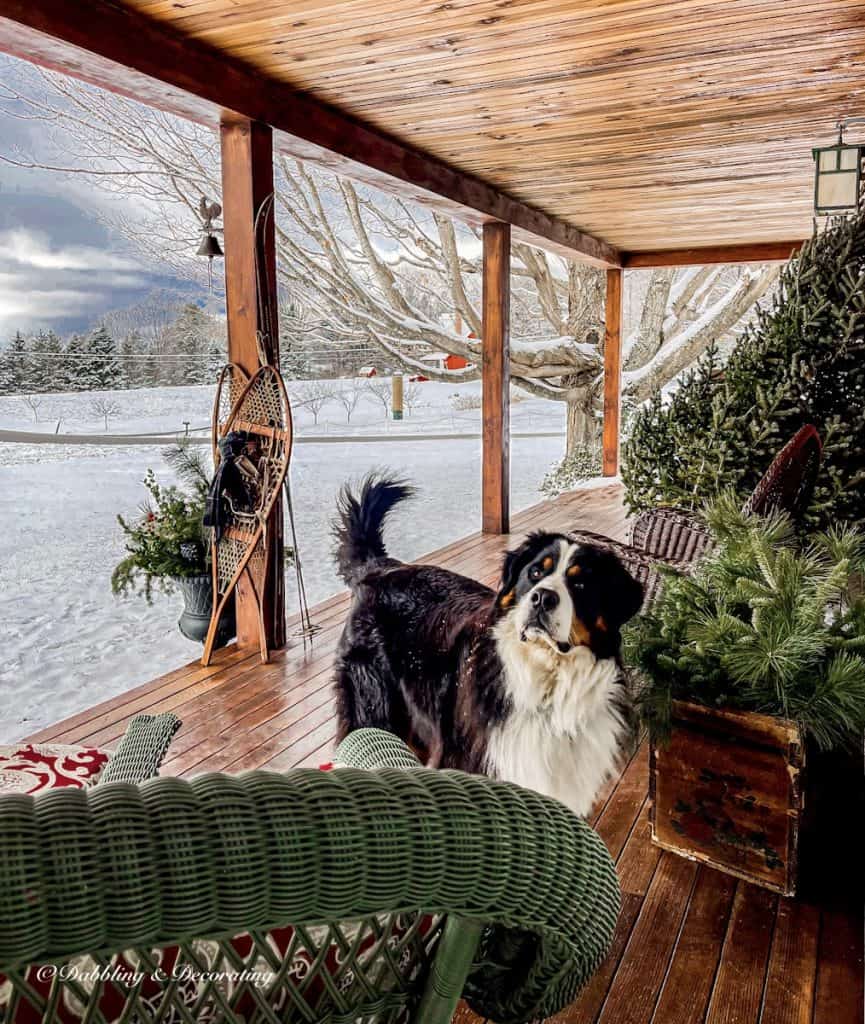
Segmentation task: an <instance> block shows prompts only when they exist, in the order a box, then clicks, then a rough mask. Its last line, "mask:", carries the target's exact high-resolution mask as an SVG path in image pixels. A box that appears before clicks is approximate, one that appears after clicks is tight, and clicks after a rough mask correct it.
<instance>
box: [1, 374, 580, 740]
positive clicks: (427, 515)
mask: <svg viewBox="0 0 865 1024" xmlns="http://www.w3.org/2000/svg"><path fill="white" fill-rule="evenodd" d="M421 387H422V388H423V389H424V391H423V401H424V403H425V405H426V407H425V408H423V409H416V410H415V412H414V414H413V415H412V416H411V417H410V418H407V419H406V420H405V421H403V423H402V424H399V423H393V422H392V421H391V422H390V423H388V422H387V421H385V419H384V415H383V411H382V409H381V408H380V407H379V406H378V405H377V403H376V402H375V400H374V399H371V398H370V397H369V396H364V398H363V399H362V400H361V403H360V404H359V406H358V408H357V410H356V411H355V413H354V415H353V417H352V423H351V426H350V432H351V433H352V434H357V435H358V436H359V437H362V435H363V434H364V433H372V434H381V433H384V432H385V431H387V432H388V433H392V434H393V435H394V436H398V435H399V433H403V432H405V433H418V432H427V433H431V432H441V431H445V430H446V431H449V432H454V433H470V432H474V431H479V430H480V413H479V411H478V410H476V409H471V410H467V411H462V412H458V413H457V412H454V411H453V409H452V404H451V402H450V395H452V394H453V393H454V392H459V393H461V394H464V395H467V394H476V393H478V385H475V384H472V385H460V386H458V387H454V386H451V385H445V384H434V383H432V382H429V383H425V384H422V385H421ZM292 390H294V388H292ZM211 394H212V391H211V389H210V388H203V387H196V388H162V389H151V390H141V391H127V392H117V393H115V394H114V397H115V398H116V400H117V401H118V403H119V404H120V405H121V412H120V413H118V415H117V417H116V418H115V419H114V420H113V421H112V422H111V426H110V432H111V433H112V434H116V433H150V432H166V433H170V432H171V431H174V430H182V429H183V422H184V421H185V420H186V421H189V422H190V423H191V425H192V426H193V427H195V426H204V425H205V424H206V423H207V421H208V418H209V405H210V398H211ZM92 401H93V396H92V395H63V396H48V397H47V398H46V400H45V402H44V404H43V407H42V408H41V409H40V412H39V415H40V422H39V424H38V426H39V428H40V429H42V428H46V429H48V430H49V431H50V432H52V433H53V432H54V425H55V423H56V420H55V421H54V423H51V422H50V421H49V420H48V419H47V412H48V409H49V407H50V408H52V410H53V411H52V412H51V415H52V416H57V415H58V414H59V413H60V410H61V407H62V423H61V432H69V433H76V434H77V433H84V432H88V431H92V432H98V433H104V423H103V422H100V421H99V417H98V416H97V415H94V414H93V413H92V410H91V408H90V406H91V403H92ZM338 411H339V412H341V410H337V409H335V408H334V409H332V410H328V411H327V413H325V412H323V413H322V415H321V416H320V418H319V424H318V427H314V425H313V423H312V416H311V415H310V414H309V413H308V411H307V410H305V409H300V410H298V412H297V414H296V417H295V422H296V427H297V430H298V433H299V434H300V435H304V434H305V435H312V434H321V433H324V432H325V422H327V429H328V430H329V431H330V432H331V433H334V434H335V433H348V432H349V430H347V428H346V423H345V417H344V416H342V417H341V419H342V422H341V423H340V417H339V416H338V415H337V413H338ZM43 413H45V414H46V419H45V420H44V421H43V419H42V416H43ZM511 413H512V429H513V430H514V431H515V432H519V431H526V432H535V433H537V432H547V431H556V430H559V429H562V428H563V420H564V413H563V408H562V407H559V406H557V405H553V404H552V403H547V402H544V401H542V400H526V401H522V402H518V403H515V404H514V405H513V406H512V410H511ZM28 415H29V410H27V409H26V407H25V406H23V404H22V403H21V400H20V399H13V398H3V399H0V429H17V430H32V429H34V424H33V422H32V416H31V417H30V423H28V422H27V417H28ZM326 416H327V417H328V418H327V420H326V419H325V417H326ZM563 445H564V440H563V437H527V438H521V437H517V438H515V439H514V440H512V444H511V460H512V468H511V488H512V504H513V507H514V508H515V509H520V508H524V507H526V506H527V505H530V504H532V503H534V502H535V501H537V500H538V498H539V495H538V485H539V483H540V481H541V479H542V477H543V475H544V473H545V472H546V470H547V469H548V468H549V466H550V465H551V464H552V463H553V462H554V461H555V460H556V459H558V458H559V457H560V456H561V453H562V450H563ZM150 466H152V467H154V469H156V470H157V473H158V475H159V476H160V477H162V478H164V479H165V480H170V479H171V473H170V471H169V470H168V469H167V467H165V465H164V463H163V462H162V460H161V458H160V451H159V449H158V448H151V447H142V446H138V447H132V446H128V447H127V446H102V447H97V446H84V445H62V444H56V445H55V444H38V445H37V444H34V445H21V444H0V616H2V621H3V623H4V625H5V639H4V643H3V658H2V668H0V742H8V741H10V740H15V739H19V738H20V737H22V736H24V735H26V734H28V733H32V732H35V731H37V730H38V729H40V728H43V727H44V726H46V725H48V724H50V723H51V722H53V721H57V720H58V719H60V718H63V717H65V716H68V715H70V714H74V713H75V712H76V711H80V710H82V709H84V708H86V707H89V706H90V705H92V704H96V703H98V702H99V701H101V700H105V699H107V698H109V697H111V696H114V695H116V694H118V693H122V692H123V691H125V690H128V689H129V688H131V687H132V686H135V685H137V684H139V683H141V682H145V681H147V680H148V679H151V678H153V677H154V676H156V675H159V674H160V673H161V672H165V671H168V670H169V669H171V668H175V667H177V666H178V665H181V664H183V663H185V662H187V661H190V660H192V659H193V658H195V657H196V656H197V655H198V654H199V653H200V647H199V646H198V645H195V644H192V643H190V642H189V641H187V640H185V639H184V638H183V637H182V636H181V635H180V633H179V632H178V631H177V629H176V627H175V623H176V620H177V616H178V614H179V600H180V598H179V596H177V595H174V596H168V597H164V596H161V595H160V596H157V597H156V598H155V600H154V603H153V605H151V606H148V605H147V604H146V603H145V602H144V601H143V599H137V598H129V599H124V600H121V599H116V598H114V597H113V596H112V594H111V590H110V586H109V576H110V572H111V569H112V567H113V566H114V564H115V563H116V562H117V561H118V560H119V558H120V557H121V556H122V553H123V544H122V539H121V535H120V531H119V528H118V527H117V523H116V518H115V517H116V515H117V513H118V512H121V513H124V514H134V513H135V510H136V508H137V507H138V505H139V503H140V502H141V500H142V499H143V497H144V490H143V488H142V485H141V480H142V477H143V476H144V473H145V471H146V469H147V468H148V467H150ZM372 468H390V469H393V470H395V471H396V472H398V473H401V474H403V475H405V476H406V477H409V478H410V479H411V480H412V481H413V482H415V483H416V485H417V486H418V489H419V495H418V498H417V499H416V500H415V501H414V502H413V504H412V505H411V506H408V507H406V509H405V510H404V511H403V513H402V514H400V515H399V516H398V517H397V518H395V519H394V520H393V522H392V524H391V526H390V530H389V534H388V539H389V544H390V547H391V549H392V551H393V553H394V554H395V555H397V556H399V557H403V558H414V557H417V556H418V555H421V554H423V553H424V552H426V551H431V550H433V549H434V548H437V547H439V546H441V545H442V544H446V543H447V542H448V541H451V540H454V539H456V538H458V537H460V536H463V535H465V534H467V533H471V532H473V531H474V530H476V529H477V528H478V522H479V519H480V440H479V439H457V438H454V439H452V440H447V441H441V440H438V441H436V440H432V441H424V440H420V439H418V440H411V441H405V442H403V443H387V442H382V441H376V442H363V441H362V440H358V441H352V442H346V443H338V444H334V443H310V444H299V445H297V446H296V448H295V450H294V454H293V457H292V466H291V479H292V488H293V493H294V501H295V511H296V517H297V527H298V534H299V544H300V550H301V554H302V558H303V562H304V566H305V576H306V586H307V592H308V595H309V598H310V600H311V601H312V602H317V601H320V600H322V599H323V598H325V597H327V596H328V595H329V594H332V593H334V592H335V591H337V590H338V589H339V587H340V584H339V582H338V580H337V579H336V576H335V574H334V571H333V568H332V564H331V561H330V547H331V540H330V535H329V526H328V524H329V519H330V517H331V515H332V512H333V507H334V498H335V495H336V492H337V490H338V489H339V487H340V486H341V485H342V484H343V483H344V482H345V481H346V480H347V479H352V478H357V477H359V476H361V475H362V474H363V473H365V472H367V471H368V470H370V469H372ZM292 583H293V577H292V576H291V575H290V576H289V593H290V598H289V600H290V601H291V602H292V603H293V587H292Z"/></svg>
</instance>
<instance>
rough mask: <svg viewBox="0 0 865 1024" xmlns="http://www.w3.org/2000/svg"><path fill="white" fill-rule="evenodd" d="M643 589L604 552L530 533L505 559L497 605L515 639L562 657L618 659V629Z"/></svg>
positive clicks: (563, 538)
mask: <svg viewBox="0 0 865 1024" xmlns="http://www.w3.org/2000/svg"><path fill="white" fill-rule="evenodd" d="M642 601H643V588H642V586H641V585H640V584H639V583H638V582H637V580H635V579H634V578H633V576H631V575H630V573H628V571H627V570H626V569H625V567H624V566H623V565H622V563H621V562H620V561H619V559H618V558H617V557H616V555H615V554H614V553H613V552H612V551H610V550H609V549H608V548H604V547H600V546H598V545H594V544H582V543H579V542H577V541H574V540H571V539H570V538H568V537H566V536H565V535H564V534H558V533H533V534H531V535H530V536H529V537H528V538H526V540H525V541H524V542H523V543H522V544H521V545H520V546H519V547H518V548H516V549H515V550H513V551H509V552H508V553H507V554H506V555H505V561H504V565H503V567H502V582H501V587H500V589H499V592H498V594H497V596H496V604H497V605H498V607H499V609H500V610H501V611H502V612H504V613H505V614H507V615H513V616H514V617H515V619H514V625H515V627H516V629H517V631H518V633H519V636H520V639H521V640H524V641H525V642H527V643H546V644H548V645H550V646H551V647H553V648H554V649H556V650H558V651H559V652H560V653H561V654H567V653H568V652H570V651H571V650H572V649H573V648H574V647H577V646H583V647H588V648H590V650H591V651H592V652H593V653H594V654H595V655H596V657H598V658H609V657H611V656H613V655H615V654H617V653H618V651H619V647H620V644H621V635H620V630H621V627H622V626H623V625H624V624H625V623H626V622H627V621H628V619H630V618H632V617H633V616H634V615H636V613H637V612H638V611H639V609H640V605H641V604H642Z"/></svg>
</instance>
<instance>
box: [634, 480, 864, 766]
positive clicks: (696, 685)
mask: <svg viewBox="0 0 865 1024" xmlns="http://www.w3.org/2000/svg"><path fill="white" fill-rule="evenodd" d="M705 515H706V520H707V523H708V525H709V527H710V529H711V531H712V534H713V536H714V538H715V541H716V546H715V548H714V549H713V551H712V553H711V554H710V555H708V556H707V557H706V558H704V559H703V560H702V561H701V562H700V564H699V565H698V567H697V568H696V570H695V571H694V572H693V574H692V575H680V574H678V573H676V572H674V571H672V570H669V569H667V570H664V572H665V575H666V576H667V579H666V580H665V583H664V588H663V591H662V593H661V594H660V596H659V598H658V600H657V601H656V603H655V605H654V606H653V608H652V609H651V610H650V611H649V612H648V613H647V614H645V615H644V616H642V617H641V618H639V619H637V620H636V621H635V622H634V623H633V624H632V625H631V626H630V627H629V628H628V629H627V630H626V634H625V659H626V661H627V662H628V663H629V664H630V665H632V666H633V667H635V668H637V669H639V670H640V672H641V673H642V675H643V676H644V678H645V688H644V689H643V691H642V693H641V694H640V696H639V699H638V705H639V709H640V712H641V715H642V717H643V719H644V720H645V721H646V723H647V724H648V726H649V728H650V730H651V731H652V733H653V734H654V735H655V736H656V737H658V738H659V739H663V738H664V737H665V736H666V735H667V734H668V732H669V728H670V716H671V709H672V702H673V700H686V701H691V702H694V703H698V704H703V705H708V706H710V707H716V708H725V709H739V710H749V711H757V712H761V713H763V714H768V715H773V716H776V717H781V718H789V719H792V720H794V721H796V722H797V723H798V724H799V726H800V727H801V728H802V729H803V730H804V731H805V732H806V733H808V734H809V735H810V736H811V737H813V739H814V740H815V741H816V743H817V744H818V745H819V746H820V747H821V748H824V749H834V748H838V747H843V746H847V745H849V744H851V743H854V742H857V741H858V739H859V738H860V737H861V735H862V731H863V729H865V597H863V593H862V587H861V580H862V576H863V573H865V538H863V535H862V534H861V533H860V532H859V531H858V530H857V529H856V528H853V527H849V526H841V527H832V528H830V529H828V530H826V531H823V532H822V533H818V534H815V535H814V536H813V537H811V538H810V539H808V540H807V541H804V542H802V541H800V540H798V539H797V537H796V535H795V532H794V529H793V525H792V524H791V522H790V520H789V518H787V516H785V515H782V514H777V515H773V516H769V517H766V518H760V517H756V516H754V517H746V516H744V515H743V514H742V512H741V511H740V509H739V501H738V497H737V496H735V495H734V494H733V493H732V492H728V493H726V494H724V495H722V496H721V497H720V498H719V499H717V500H716V501H715V502H714V503H713V504H712V505H711V506H710V507H709V508H708V509H707V511H706V513H705Z"/></svg>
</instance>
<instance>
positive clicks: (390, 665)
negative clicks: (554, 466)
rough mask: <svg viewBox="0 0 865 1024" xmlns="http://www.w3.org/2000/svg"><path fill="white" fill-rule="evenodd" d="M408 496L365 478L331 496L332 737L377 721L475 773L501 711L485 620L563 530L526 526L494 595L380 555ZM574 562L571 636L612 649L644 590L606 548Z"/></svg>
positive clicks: (499, 614)
mask: <svg viewBox="0 0 865 1024" xmlns="http://www.w3.org/2000/svg"><path fill="white" fill-rule="evenodd" d="M412 493H413V492H412V488H411V487H410V486H409V485H408V484H406V483H405V482H403V481H401V480H395V479H388V478H384V477H376V476H370V477H368V478H367V479H366V480H365V481H364V482H363V484H362V486H361V488H360V491H359V494H358V496H357V497H355V496H354V495H353V494H352V493H351V492H350V491H349V489H348V488H345V489H343V491H342V493H341V495H340V498H339V503H338V518H337V520H336V522H335V524H334V534H335V537H336V539H337V551H336V560H337V565H338V567H339V572H340V575H341V576H342V578H343V579H344V580H345V581H346V583H347V584H348V585H349V587H350V588H351V589H352V591H353V594H354V601H353V604H352V608H351V612H350V614H349V617H348V620H347V622H346V624H345V629H344V631H343V635H342V639H341V641H340V646H339V652H338V657H337V663H336V694H337V710H338V721H339V738H340V739H341V738H343V737H344V736H345V735H346V734H347V733H349V732H351V731H352V730H353V729H357V728H360V727H363V726H375V727H378V728H381V729H386V730H388V731H390V732H394V733H396V734H397V735H398V736H401V737H402V738H403V739H405V740H406V741H411V740H413V741H414V742H415V745H416V746H417V745H420V746H423V747H424V748H425V749H426V751H427V752H428V757H429V763H430V764H432V765H436V766H438V765H440V766H442V767H448V768H459V769H462V770H463V771H471V772H483V771H484V768H485V755H486V739H487V736H488V733H489V730H490V729H491V728H492V727H493V726H495V725H496V724H498V723H501V722H502V721H503V720H504V719H505V718H506V717H507V715H508V714H509V712H510V699H509V697H508V694H507V690H506V686H505V681H504V679H503V672H504V668H503V664H502V661H501V659H500V657H499V654H498V651H497V645H496V638H495V636H494V635H493V633H492V630H493V627H494V626H495V625H496V624H497V623H498V622H500V621H501V620H502V618H503V617H504V616H506V615H509V614H512V613H513V609H514V608H515V607H516V605H517V604H518V603H519V600H520V598H521V597H522V596H523V594H525V593H526V592H527V591H528V590H530V589H531V588H532V587H533V586H534V582H533V581H532V580H531V579H530V578H529V577H528V572H529V567H530V566H531V565H532V564H533V563H535V562H536V560H537V559H538V558H539V557H541V556H542V555H543V553H544V552H545V551H546V550H547V549H550V548H551V546H552V545H557V543H558V541H559V539H565V540H567V539H568V538H566V537H565V536H564V535H562V534H554V533H534V534H531V535H530V536H529V537H528V538H527V539H526V540H525V541H524V542H523V543H522V544H521V545H520V546H519V547H518V548H516V549H515V550H514V551H510V552H508V553H507V555H506V556H505V559H504V564H503V567H502V579H501V585H500V588H499V590H498V592H497V593H496V592H494V591H492V590H491V589H490V588H489V587H486V586H484V585H483V584H481V583H478V582H476V581H475V580H472V579H469V578H468V577H466V576H461V575H459V574H457V573H454V572H450V571H448V570H445V569H440V568H437V567H435V566H429V565H420V566H417V565H406V564H404V563H402V562H399V561H397V560H395V559H393V558H390V557H389V556H388V555H387V552H386V550H385V546H384V541H383V539H382V526H383V523H384V521H385V518H386V517H387V515H388V513H389V512H390V510H391V509H392V508H393V507H394V506H395V505H396V504H398V503H399V502H401V501H403V500H405V499H406V498H408V497H410V496H411V494H412ZM578 561H579V564H580V576H579V579H577V578H576V577H575V579H574V581H573V586H572V589H571V597H572V600H573V603H574V609H575V619H576V620H577V621H578V623H579V625H580V626H581V627H582V628H581V629H579V632H580V634H581V636H582V639H581V640H580V641H578V642H581V643H583V644H585V645H586V646H589V647H590V648H591V649H592V651H593V652H594V653H595V654H596V656H597V657H598V658H607V657H611V656H617V655H618V651H619V646H620V641H621V637H620V632H619V630H620V627H621V625H622V624H623V623H624V622H626V621H627V620H628V619H629V618H631V616H632V615H634V614H635V613H636V611H637V610H638V608H639V606H640V603H641V601H642V588H641V587H640V585H639V584H638V583H637V582H636V581H635V580H633V579H632V577H631V576H629V575H628V573H627V572H626V571H625V569H624V568H623V566H622V564H621V562H620V561H619V559H618V558H617V557H616V556H615V554H614V553H613V552H612V551H610V550H608V549H606V548H603V547H600V546H594V545H582V546H581V547H580V549H579V553H578ZM569 587H571V584H570V582H569ZM560 646H562V647H567V646H568V645H567V644H565V645H560Z"/></svg>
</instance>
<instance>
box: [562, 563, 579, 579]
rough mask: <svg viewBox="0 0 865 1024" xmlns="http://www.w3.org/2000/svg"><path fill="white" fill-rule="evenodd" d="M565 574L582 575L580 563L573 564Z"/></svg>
mask: <svg viewBox="0 0 865 1024" xmlns="http://www.w3.org/2000/svg"><path fill="white" fill-rule="evenodd" d="M565 575H567V576H579V575H580V567H579V566H578V565H572V566H571V567H570V568H569V569H568V571H567V573H566V574H565Z"/></svg>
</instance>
